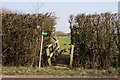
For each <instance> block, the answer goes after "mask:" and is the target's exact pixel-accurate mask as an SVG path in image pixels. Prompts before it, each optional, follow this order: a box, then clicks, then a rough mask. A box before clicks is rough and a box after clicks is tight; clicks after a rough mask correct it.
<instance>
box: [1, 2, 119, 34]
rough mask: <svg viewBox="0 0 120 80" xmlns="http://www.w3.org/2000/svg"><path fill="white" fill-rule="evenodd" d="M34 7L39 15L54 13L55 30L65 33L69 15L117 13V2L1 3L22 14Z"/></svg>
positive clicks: (67, 30)
mask: <svg viewBox="0 0 120 80" xmlns="http://www.w3.org/2000/svg"><path fill="white" fill-rule="evenodd" d="M36 5H38V6H39V7H40V9H39V12H40V13H46V12H54V15H55V16H56V17H58V19H57V25H56V30H57V31H63V32H66V33H67V32H69V31H70V30H69V23H68V19H69V16H70V15H71V14H73V15H77V14H78V13H86V14H93V13H104V12H112V13H115V12H118V3H117V2H72V3H70V2H51V3H49V2H39V3H36V2H7V3H3V4H2V7H3V8H7V9H10V10H14V11H18V12H23V13H34V12H35V9H36V8H35V7H36Z"/></svg>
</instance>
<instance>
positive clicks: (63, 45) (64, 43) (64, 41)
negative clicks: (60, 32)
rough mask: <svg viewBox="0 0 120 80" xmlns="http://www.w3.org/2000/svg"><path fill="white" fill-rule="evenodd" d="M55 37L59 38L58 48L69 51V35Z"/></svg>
mask: <svg viewBox="0 0 120 80" xmlns="http://www.w3.org/2000/svg"><path fill="white" fill-rule="evenodd" d="M57 39H58V40H59V45H60V50H63V49H65V50H66V51H67V52H69V50H68V49H69V48H70V45H69V44H70V36H57Z"/></svg>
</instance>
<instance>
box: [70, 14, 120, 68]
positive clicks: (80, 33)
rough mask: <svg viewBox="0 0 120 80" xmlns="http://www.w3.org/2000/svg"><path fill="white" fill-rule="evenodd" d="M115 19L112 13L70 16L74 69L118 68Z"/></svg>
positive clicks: (115, 15) (115, 16)
mask: <svg viewBox="0 0 120 80" xmlns="http://www.w3.org/2000/svg"><path fill="white" fill-rule="evenodd" d="M117 17H118V16H117V14H112V13H101V14H93V15H91V14H88V15H86V14H78V15H76V16H73V15H71V16H70V20H69V23H70V28H71V43H72V44H74V45H75V50H74V63H73V66H74V67H85V68H97V69H107V68H108V67H117V66H118V63H119V62H118V59H119V54H120V52H119V49H118V46H117V45H118V44H119V43H118V35H117V30H116V28H117V24H118V20H117Z"/></svg>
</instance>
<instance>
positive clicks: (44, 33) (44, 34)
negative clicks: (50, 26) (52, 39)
mask: <svg viewBox="0 0 120 80" xmlns="http://www.w3.org/2000/svg"><path fill="white" fill-rule="evenodd" d="M47 35H48V32H42V35H41V36H42V37H41V46H40V58H39V68H40V67H41V60H42V59H41V58H42V47H43V39H44V36H47Z"/></svg>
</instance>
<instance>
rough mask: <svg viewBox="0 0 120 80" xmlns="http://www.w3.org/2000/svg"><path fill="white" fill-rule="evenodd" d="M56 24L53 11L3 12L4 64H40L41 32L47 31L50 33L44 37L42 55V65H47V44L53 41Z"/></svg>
mask: <svg viewBox="0 0 120 80" xmlns="http://www.w3.org/2000/svg"><path fill="white" fill-rule="evenodd" d="M55 24H56V22H55V16H53V15H52V14H51V13H46V14H38V15H36V14H20V13H19V14H17V13H2V64H3V66H38V63H39V50H40V45H41V44H40V42H41V32H42V31H47V32H48V33H49V35H48V36H47V37H45V38H44V46H43V55H42V66H46V65H47V61H46V60H47V57H46V53H45V46H46V45H47V44H49V43H50V42H51V36H52V35H53V34H52V33H53V31H54V29H55V28H54V25H55ZM37 26H40V28H39V29H38V28H37Z"/></svg>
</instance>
